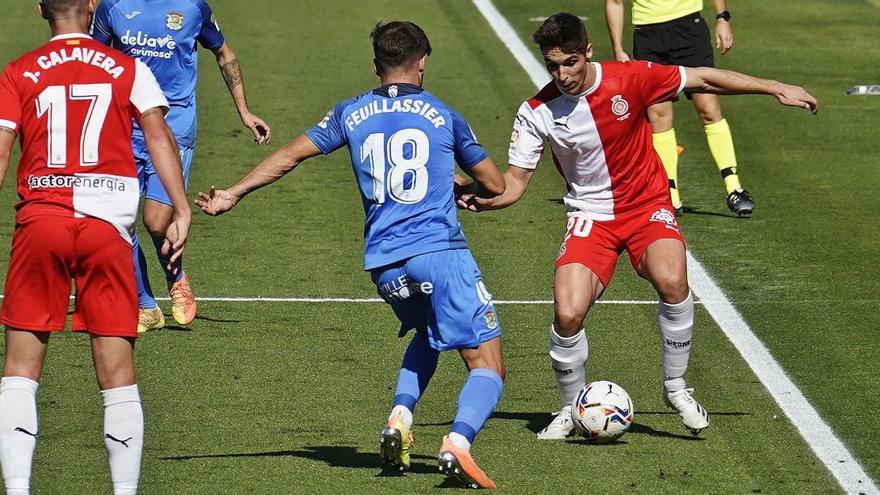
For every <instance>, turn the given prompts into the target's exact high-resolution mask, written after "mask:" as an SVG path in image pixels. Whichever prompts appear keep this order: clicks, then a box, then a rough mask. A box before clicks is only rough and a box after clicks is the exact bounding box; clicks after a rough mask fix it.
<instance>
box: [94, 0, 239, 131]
mask: <svg viewBox="0 0 880 495" xmlns="http://www.w3.org/2000/svg"><path fill="white" fill-rule="evenodd" d="M92 37H93V38H95V39H96V40H98V41H100V42H101V43H104V44H105V45H109V46H112V47H114V48H116V49H118V50H121V51H122V52H124V53H125V54H126V55H129V56H131V57H135V58H138V59H140V60H141V61H143V62H144V63H145V64H147V66H149V67H150V69H151V70H152V71H153V74H154V75H155V76H156V81H157V82H158V83H159V87H161V88H162V91H163V92H164V93H165V97H166V98H167V99H168V103H169V104H170V111H169V113H168V116H167V117H166V120H167V121H168V126H169V127H171V130H172V131H173V132H174V135H175V136H176V137H177V141H178V143H179V144H181V145H183V146H187V147H193V146H194V144H195V138H196V81H197V76H198V66H199V63H198V62H199V60H198V53H197V51H196V48H197V47H196V42H198V43H200V44H201V45H202V46H203V47H205V48H207V49H216V48H219V47H221V46H222V45H223V42H224V39H223V34H222V33H221V32H220V27H219V26H218V25H217V22H216V21H215V19H214V14H213V13H212V11H211V7H210V6H208V3H207V2H205V1H204V0H103V1H102V2H101V4H100V5H99V6H98V9H97V11H96V12H95V16H94V19H93V21H92ZM135 132H136V133H139V132H140V129H138V128H136V129H135Z"/></svg>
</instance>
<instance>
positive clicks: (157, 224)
mask: <svg viewBox="0 0 880 495" xmlns="http://www.w3.org/2000/svg"><path fill="white" fill-rule="evenodd" d="M173 217H174V211H173V210H172V209H171V207H170V206H168V205H166V204H163V203H160V202H158V201H153V200H152V199H147V200H145V201H144V226H146V227H147V231H148V232H149V233H150V237H151V238H152V239H153V244H154V245H155V246H156V254H158V255H159V261H160V263H161V264H162V269H163V270H164V271H165V280H166V281H167V282H168V294H169V296H171V315H172V316H173V317H174V321H176V322H177V323H179V324H181V325H189V324H190V323H192V321H193V320H194V319H195V317H196V300H195V297H193V293H192V287H191V286H190V284H189V279H188V278H187V276H186V273H184V271H183V258H179V259H178V260H177V263H176V265H177V266H176V271H177V273H176V274H175V273H173V272H172V271H170V270H168V268H167V267H166V266H165V265H166V264H167V261H166V258H165V257H164V256H163V255H162V253H161V252H160V249H161V246H162V243H163V242H164V241H165V233H166V232H167V231H168V226H169V225H171V220H172V218H173Z"/></svg>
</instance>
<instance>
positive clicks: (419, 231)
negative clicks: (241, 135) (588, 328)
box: [196, 21, 504, 488]
mask: <svg viewBox="0 0 880 495" xmlns="http://www.w3.org/2000/svg"><path fill="white" fill-rule="evenodd" d="M371 38H372V40H373V53H374V55H375V58H374V65H375V69H376V74H377V75H378V76H379V78H380V80H381V86H380V87H379V88H376V89H374V90H372V91H368V92H366V93H363V94H361V95H359V96H356V97H354V98H351V99H348V100H345V101H343V102H341V103H339V104H337V105H336V106H334V107H333V109H332V110H331V111H330V112H328V113H327V115H326V117H325V118H324V119H323V120H322V121H321V122H319V123H318V124H317V125H316V126H314V127H312V128H311V129H309V130H308V131H306V133H305V134H304V135H301V136H299V137H297V138H296V139H294V140H293V141H292V142H291V143H290V144H288V145H287V146H285V147H284V148H281V149H280V150H278V151H276V152H275V153H274V154H272V155H271V156H269V157H268V158H266V159H265V160H263V161H262V162H260V163H259V164H258V165H257V166H256V167H254V168H253V170H251V171H250V172H249V173H248V174H247V175H246V176H245V177H244V178H242V179H241V180H239V181H238V182H237V183H236V184H234V185H233V186H232V187H230V188H229V189H227V190H225V191H224V190H216V189H214V188H211V191H210V193H209V194H205V193H199V199H197V201H196V202H197V204H198V205H199V206H200V207H201V208H202V210H203V211H204V212H205V213H207V214H209V215H219V214H221V213H223V212H225V211H228V210H230V209H231V208H233V207H234V206H235V205H236V204H237V203H238V202H239V201H240V200H241V199H242V198H243V197H244V196H245V195H247V194H248V193H250V192H251V191H253V190H255V189H258V188H260V187H263V186H266V185H268V184H271V183H273V182H275V181H276V180H278V179H280V178H281V177H282V176H284V175H285V174H287V173H288V172H290V171H291V170H293V169H294V167H296V166H297V165H299V164H300V163H301V162H302V161H303V160H305V159H307V158H310V157H313V156H315V155H318V154H322V153H323V154H329V153H331V152H333V151H334V150H337V149H339V148H341V147H343V146H348V151H349V154H350V155H351V162H352V165H353V167H354V172H355V176H356V179H357V182H358V186H359V188H360V192H361V200H362V202H363V206H364V211H365V213H366V228H365V231H364V232H365V233H364V248H365V251H364V269H365V270H367V271H369V272H370V275H371V277H372V280H373V282H374V283H375V284H376V287H377V289H378V292H379V294H380V295H381V296H382V298H383V299H384V300H385V301H386V302H387V303H388V304H389V305H390V306H391V307H392V309H393V310H394V312H395V314H396V315H397V317H398V318H399V319H400V321H401V327H400V335H401V336H403V335H405V334H406V333H407V331H409V330H410V329H413V328H415V329H416V334H415V335H414V336H413V338H412V340H411V341H410V344H409V347H408V348H407V350H406V353H405V355H404V358H403V363H402V365H401V369H400V374H399V377H398V383H397V391H396V394H395V396H394V401H393V405H392V410H391V414H390V415H389V418H388V424H387V427H386V428H385V429H384V430H383V431H382V434H381V447H380V455H381V457H382V460H383V462H384V463H386V464H390V465H391V466H392V467H393V468H395V469H398V468H399V469H401V470H403V469H406V468H408V467H409V466H410V455H409V449H410V446H411V445H412V442H413V437H412V430H411V428H412V424H413V411H414V409H415V406H416V403H417V402H418V400H419V398H420V397H421V395H422V393H423V392H424V390H425V387H427V385H428V382H429V380H430V379H431V377H432V376H433V374H434V370H435V369H436V367H437V360H438V357H439V354H440V352H442V351H448V350H457V351H458V352H459V354H460V355H461V357H462V359H463V360H464V362H465V364H466V365H467V368H468V370H469V374H468V378H467V381H466V382H465V384H464V387H463V388H462V390H461V394H460V395H459V397H458V412H457V414H456V417H455V421H454V422H453V423H452V427H451V430H450V433H449V435H448V436H445V437H444V438H443V443H442V445H441V447H440V454H439V462H440V470H441V471H443V472H445V473H446V475H447V476H449V477H454V478H456V479H457V480H458V481H460V482H462V483H464V484H465V485H468V486H479V487H482V488H494V487H495V483H494V482H492V480H491V479H490V478H489V477H488V476H486V474H485V473H484V472H483V471H482V470H481V469H480V468H479V467H478V466H477V464H476V463H475V462H474V460H473V458H472V457H471V455H470V446H471V443H472V442H473V441H474V438H475V437H476V435H477V433H478V432H479V431H480V429H482V427H483V425H484V424H485V422H486V420H487V419H488V418H489V416H490V415H491V414H492V411H493V410H494V409H495V405H496V403H497V402H498V399H499V398H500V397H501V391H502V389H503V384H504V362H503V359H502V356H501V326H500V323H499V321H498V317H497V313H496V311H495V306H494V305H493V304H492V302H491V296H490V295H489V293H488V292H487V291H486V287H485V285H483V281H482V275H481V274H480V270H479V269H478V268H477V265H476V263H475V262H474V259H473V256H472V255H471V252H470V250H469V249H468V245H467V242H466V241H465V238H464V234H463V233H462V230H461V226H460V225H459V223H458V218H457V217H456V211H455V205H454V202H453V190H454V177H455V164H456V163H458V164H459V166H461V167H462V169H463V170H465V171H466V172H467V173H468V174H469V175H471V176H472V177H474V178H475V179H476V183H474V184H473V185H470V186H468V187H467V188H465V189H464V191H468V192H471V193H475V194H478V195H480V196H482V197H491V196H494V195H497V194H500V193H502V192H503V191H504V179H503V178H502V176H501V173H500V172H499V171H498V169H497V168H496V167H495V164H494V162H492V159H491V158H489V156H488V155H487V154H486V152H485V151H484V150H483V147H482V146H481V145H480V144H479V143H478V142H477V141H476V138H475V137H474V135H473V132H472V131H471V129H470V126H469V125H468V123H467V122H466V121H465V120H464V118H463V117H461V116H460V115H459V114H457V113H456V112H454V111H452V110H451V109H450V108H449V107H448V106H447V105H446V104H444V103H443V102H441V101H440V100H438V99H437V98H436V97H435V96H433V95H431V94H430V93H428V92H426V91H425V90H424V89H422V82H423V78H424V69H425V63H426V61H427V58H428V55H430V54H431V45H430V43H429V41H428V38H427V36H426V35H425V33H424V31H422V29H421V28H419V27H418V26H416V25H415V24H413V23H410V22H404V21H394V22H390V23H387V24H379V25H377V26H376V28H375V29H374V30H373V32H372V33H371ZM460 192H462V191H460Z"/></svg>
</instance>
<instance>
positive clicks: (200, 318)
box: [196, 315, 241, 323]
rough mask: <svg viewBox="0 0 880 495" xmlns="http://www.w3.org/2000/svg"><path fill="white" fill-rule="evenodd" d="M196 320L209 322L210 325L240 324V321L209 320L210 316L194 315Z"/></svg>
mask: <svg viewBox="0 0 880 495" xmlns="http://www.w3.org/2000/svg"><path fill="white" fill-rule="evenodd" d="M196 319H197V320H203V321H210V322H212V323H241V320H224V319H222V318H211V317H210V316H202V315H196Z"/></svg>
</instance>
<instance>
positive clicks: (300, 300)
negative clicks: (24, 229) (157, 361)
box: [0, 294, 703, 305]
mask: <svg viewBox="0 0 880 495" xmlns="http://www.w3.org/2000/svg"><path fill="white" fill-rule="evenodd" d="M4 297H6V296H4V295H3V294H0V299H3V298H4ZM74 299H76V296H73V295H71V296H70V300H71V301H72V300H74ZM195 299H196V301H199V302H273V303H384V302H385V300H383V299H381V298H378V297H260V296H256V297H215V296H204V297H196V298H195ZM156 300H157V301H170V300H171V298H170V297H157V298H156ZM492 303H493V304H533V305H538V304H553V300H552V299H509V300H508V299H492ZM594 304H616V305H627V304H630V305H654V304H657V301H649V300H638V299H610V300H607V301H605V300H602V299H600V300H598V301H596V302H595V303H594ZM694 304H703V303H702V302H700V301H694Z"/></svg>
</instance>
